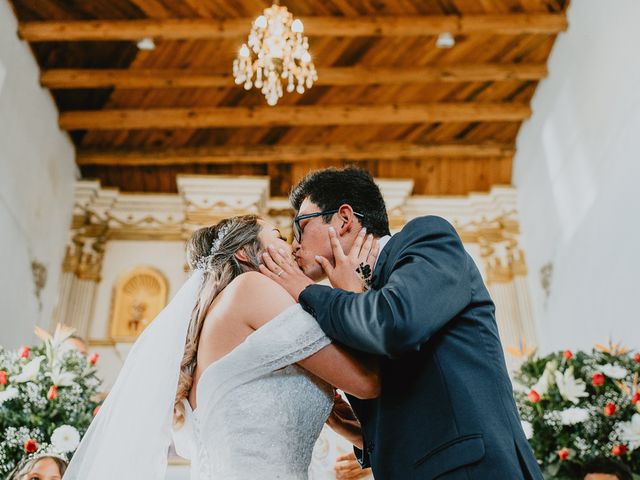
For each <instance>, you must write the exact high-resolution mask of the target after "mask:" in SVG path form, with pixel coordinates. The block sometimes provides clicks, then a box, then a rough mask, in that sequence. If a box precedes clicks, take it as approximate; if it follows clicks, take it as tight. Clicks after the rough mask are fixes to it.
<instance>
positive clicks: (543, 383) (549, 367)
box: [531, 361, 558, 396]
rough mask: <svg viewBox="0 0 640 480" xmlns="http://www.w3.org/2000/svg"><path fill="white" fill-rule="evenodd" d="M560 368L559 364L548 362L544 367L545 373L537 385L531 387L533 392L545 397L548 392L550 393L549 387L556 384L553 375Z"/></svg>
mask: <svg viewBox="0 0 640 480" xmlns="http://www.w3.org/2000/svg"><path fill="white" fill-rule="evenodd" d="M557 368H558V364H557V363H556V362H555V361H552V362H547V364H546V365H545V366H544V372H542V375H541V376H540V378H539V379H538V381H537V382H536V384H535V385H533V386H532V387H531V390H535V391H536V392H537V393H538V395H540V396H543V395H544V394H545V393H547V391H549V387H551V386H552V385H553V383H554V378H553V374H554V373H555V371H556V370H557Z"/></svg>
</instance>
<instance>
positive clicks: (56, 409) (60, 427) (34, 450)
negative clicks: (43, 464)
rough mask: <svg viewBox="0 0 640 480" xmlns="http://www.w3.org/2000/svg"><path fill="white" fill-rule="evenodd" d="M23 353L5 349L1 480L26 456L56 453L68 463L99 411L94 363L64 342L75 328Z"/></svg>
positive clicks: (0, 367) (0, 352)
mask: <svg viewBox="0 0 640 480" xmlns="http://www.w3.org/2000/svg"><path fill="white" fill-rule="evenodd" d="M36 334H37V335H38V336H39V337H40V338H41V339H42V340H43V341H42V343H41V344H40V345H38V346H35V347H33V348H30V347H22V348H21V349H19V350H18V351H10V350H6V349H4V348H3V347H0V478H4V477H5V476H6V475H7V474H8V473H9V472H10V471H11V470H12V469H13V468H14V467H15V466H16V464H17V463H18V462H19V461H20V460H21V459H22V458H23V457H24V456H25V455H38V454H41V453H53V454H56V455H58V456H62V457H64V458H69V455H71V454H72V453H73V452H74V451H75V449H76V448H77V447H78V444H79V443H80V438H81V437H82V435H84V433H85V432H86V430H87V428H88V427H89V424H90V423H91V420H92V419H93V416H94V415H95V413H97V409H98V401H97V399H98V397H99V393H98V388H99V387H100V383H101V382H100V380H98V378H97V377H96V368H95V364H96V362H97V360H98V355H97V354H94V355H92V356H90V357H86V356H85V355H84V354H82V353H80V352H78V351H77V350H75V349H74V348H73V347H72V346H70V345H69V344H68V343H65V341H66V340H67V339H68V338H69V337H70V336H71V335H72V334H73V329H70V328H68V327H64V326H60V325H59V326H58V328H57V329H56V332H55V334H54V335H53V336H51V335H49V334H48V333H47V332H45V331H44V330H42V329H40V328H36Z"/></svg>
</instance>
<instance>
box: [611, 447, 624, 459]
mask: <svg viewBox="0 0 640 480" xmlns="http://www.w3.org/2000/svg"><path fill="white" fill-rule="evenodd" d="M611 453H612V454H613V456H614V457H620V456H622V455H624V454H625V453H627V446H626V445H614V446H613V448H612V449H611Z"/></svg>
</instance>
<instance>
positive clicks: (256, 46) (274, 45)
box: [233, 5, 318, 106]
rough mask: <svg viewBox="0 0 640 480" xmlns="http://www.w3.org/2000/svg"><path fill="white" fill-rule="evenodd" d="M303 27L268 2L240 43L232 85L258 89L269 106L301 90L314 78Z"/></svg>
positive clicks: (289, 14) (315, 75) (285, 9)
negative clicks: (246, 36) (286, 94)
mask: <svg viewBox="0 0 640 480" xmlns="http://www.w3.org/2000/svg"><path fill="white" fill-rule="evenodd" d="M303 31H304V26H303V25H302V22H301V21H300V20H299V19H295V20H294V19H293V15H291V13H289V11H288V10H287V7H281V6H279V5H272V6H271V7H269V8H267V9H265V10H264V12H263V14H262V15H260V16H259V17H258V18H256V19H255V21H254V22H253V26H252V27H251V32H250V33H249V39H248V41H247V43H243V44H242V47H241V48H240V51H239V52H238V56H237V57H236V59H235V60H234V61H233V77H234V79H235V82H236V84H238V85H240V84H244V88H245V90H250V89H251V87H253V86H255V87H256V88H259V89H260V91H261V92H262V94H263V95H264V96H265V97H266V99H267V103H268V104H269V105H271V106H273V105H275V104H276V103H278V99H279V98H280V97H282V94H283V93H284V88H285V87H284V85H285V84H286V89H287V92H293V91H294V90H295V91H296V92H298V93H303V92H304V90H305V87H306V88H311V86H312V85H313V82H314V81H316V80H318V74H317V73H316V68H315V67H314V65H313V62H312V61H311V55H310V54H309V39H308V38H307V37H306V36H304V35H303V34H302V32H303Z"/></svg>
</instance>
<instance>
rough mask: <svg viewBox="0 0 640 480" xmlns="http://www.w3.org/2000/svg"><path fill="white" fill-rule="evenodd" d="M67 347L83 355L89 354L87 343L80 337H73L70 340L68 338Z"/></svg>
mask: <svg viewBox="0 0 640 480" xmlns="http://www.w3.org/2000/svg"><path fill="white" fill-rule="evenodd" d="M64 343H65V346H68V347H69V348H73V349H74V350H77V351H78V352H80V353H81V354H83V355H86V354H87V342H85V340H84V339H83V338H82V337H80V336H78V335H75V334H74V335H71V336H70V337H69V338H67V339H66V340H65V341H64Z"/></svg>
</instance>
